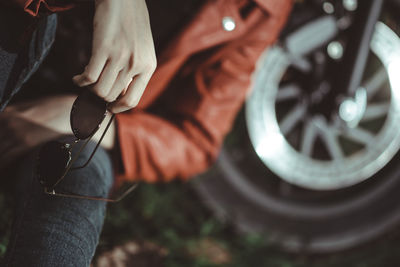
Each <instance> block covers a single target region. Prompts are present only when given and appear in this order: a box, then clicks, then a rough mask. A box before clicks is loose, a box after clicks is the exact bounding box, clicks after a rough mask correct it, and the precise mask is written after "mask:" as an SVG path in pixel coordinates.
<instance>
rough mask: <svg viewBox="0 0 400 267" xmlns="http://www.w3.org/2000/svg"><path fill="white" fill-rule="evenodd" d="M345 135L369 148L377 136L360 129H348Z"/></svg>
mask: <svg viewBox="0 0 400 267" xmlns="http://www.w3.org/2000/svg"><path fill="white" fill-rule="evenodd" d="M343 135H344V136H345V137H347V138H349V139H351V140H353V141H355V142H357V143H361V144H364V145H365V146H369V145H371V144H374V142H375V136H374V135H373V134H371V133H370V132H368V131H366V130H364V129H362V128H360V127H358V128H348V129H347V131H346V132H344V133H343Z"/></svg>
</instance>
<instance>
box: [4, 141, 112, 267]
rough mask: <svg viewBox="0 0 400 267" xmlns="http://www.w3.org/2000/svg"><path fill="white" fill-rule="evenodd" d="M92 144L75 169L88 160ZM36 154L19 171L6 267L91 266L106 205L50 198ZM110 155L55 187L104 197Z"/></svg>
mask: <svg viewBox="0 0 400 267" xmlns="http://www.w3.org/2000/svg"><path fill="white" fill-rule="evenodd" d="M93 145H94V144H93V143H91V144H90V146H89V148H86V149H85V150H84V151H85V152H84V153H82V154H81V156H80V157H79V159H78V162H77V163H76V164H77V166H80V165H81V164H83V163H84V162H85V160H86V159H87V158H88V156H89V153H90V152H91V149H92V148H93ZM36 155H37V154H36V153H31V154H30V155H29V156H28V157H27V158H25V159H24V162H23V163H22V164H21V166H20V168H19V171H18V175H17V176H18V177H17V178H18V179H19V181H18V182H17V183H18V186H17V194H16V198H17V205H16V212H15V213H16V218H15V220H14V224H13V230H12V234H11V240H10V243H9V245H8V249H7V255H6V258H5V260H6V266H32V267H33V266H41V267H46V266H51V267H53V266H60V267H62V266H89V264H90V262H91V259H92V257H93V255H94V252H95V249H96V246H97V244H98V240H99V236H100V232H101V228H102V225H103V220H104V216H105V208H106V203H105V202H103V201H95V200H85V199H71V198H65V197H58V196H50V195H46V194H44V193H43V188H42V187H41V185H40V184H39V182H38V181H37V179H36V177H34V175H33V173H34V168H35V164H36ZM112 173H113V172H112V166H111V160H110V157H109V155H108V154H107V152H106V151H104V150H103V149H102V148H99V149H98V151H97V152H96V154H95V156H94V157H93V159H92V161H91V162H90V164H89V165H88V166H87V167H85V168H83V169H79V170H75V171H71V172H70V173H69V174H68V175H67V176H66V177H65V178H64V180H62V181H61V183H60V184H59V185H57V190H60V191H61V190H65V191H69V192H74V193H76V194H80V195H88V196H102V197H106V196H107V195H108V192H109V190H110V188H111V186H112V182H113V176H112Z"/></svg>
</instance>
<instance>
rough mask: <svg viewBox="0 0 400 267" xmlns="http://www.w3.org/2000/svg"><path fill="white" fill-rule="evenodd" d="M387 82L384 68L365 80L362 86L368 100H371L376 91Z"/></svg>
mask: <svg viewBox="0 0 400 267" xmlns="http://www.w3.org/2000/svg"><path fill="white" fill-rule="evenodd" d="M386 81H387V74H386V70H385V68H383V67H381V68H380V69H379V70H378V71H376V72H375V73H374V75H373V76H372V77H371V78H370V79H369V80H367V82H366V83H365V84H364V88H365V89H366V90H367V96H368V99H371V98H372V97H373V96H374V95H375V94H376V93H377V92H378V90H379V89H380V88H381V87H382V86H383V84H384V83H385V82H386Z"/></svg>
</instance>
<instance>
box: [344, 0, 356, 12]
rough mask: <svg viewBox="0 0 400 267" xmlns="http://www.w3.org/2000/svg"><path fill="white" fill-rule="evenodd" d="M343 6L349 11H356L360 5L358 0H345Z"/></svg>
mask: <svg viewBox="0 0 400 267" xmlns="http://www.w3.org/2000/svg"><path fill="white" fill-rule="evenodd" d="M343 7H344V8H345V9H346V10H347V11H356V10H357V7H358V1H357V0H343Z"/></svg>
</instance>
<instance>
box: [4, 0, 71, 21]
mask: <svg viewBox="0 0 400 267" xmlns="http://www.w3.org/2000/svg"><path fill="white" fill-rule="evenodd" d="M11 1H12V2H14V3H15V4H16V5H18V6H19V7H21V8H23V10H24V11H25V12H27V13H28V14H29V15H31V16H33V17H37V16H39V15H41V14H48V13H54V12H59V11H64V10H68V9H71V8H72V7H73V6H74V4H73V2H75V1H72V0H71V1H66V0H11Z"/></svg>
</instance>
